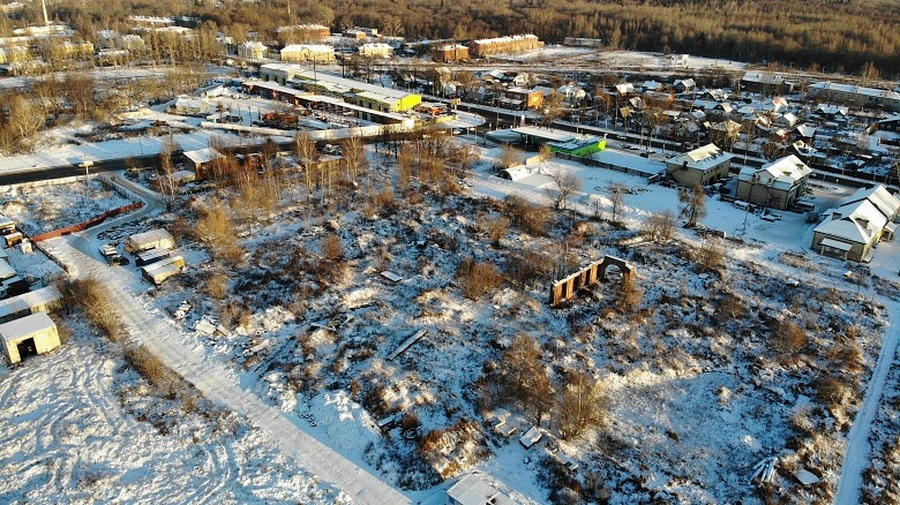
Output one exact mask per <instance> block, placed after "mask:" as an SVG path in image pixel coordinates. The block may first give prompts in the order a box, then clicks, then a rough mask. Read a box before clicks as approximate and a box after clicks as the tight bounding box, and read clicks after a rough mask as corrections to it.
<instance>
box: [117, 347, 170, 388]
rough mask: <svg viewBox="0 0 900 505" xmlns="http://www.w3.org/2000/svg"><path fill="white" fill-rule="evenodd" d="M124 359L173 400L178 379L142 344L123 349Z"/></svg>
mask: <svg viewBox="0 0 900 505" xmlns="http://www.w3.org/2000/svg"><path fill="white" fill-rule="evenodd" d="M125 359H126V360H128V362H129V363H131V366H133V367H134V369H135V370H137V371H138V373H140V374H141V375H142V376H144V378H145V379H147V380H148V381H149V382H150V384H153V385H154V386H156V387H157V388H158V389H159V390H160V391H161V392H162V393H163V394H164V395H165V396H168V397H170V398H174V397H175V394H176V392H177V390H178V388H179V385H180V383H181V379H180V377H179V376H178V375H177V374H176V373H175V372H174V371H172V369H170V368H169V367H167V366H166V365H165V363H163V362H162V360H161V359H159V358H158V357H156V355H155V354H153V353H152V352H151V351H150V350H149V349H147V347H146V346H144V345H143V344H141V345H139V346H136V347H129V348H127V349H125Z"/></svg>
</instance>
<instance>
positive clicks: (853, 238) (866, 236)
mask: <svg viewBox="0 0 900 505" xmlns="http://www.w3.org/2000/svg"><path fill="white" fill-rule="evenodd" d="M886 222H887V220H886V219H885V217H884V215H882V214H881V212H879V211H878V209H877V208H875V206H874V205H872V203H871V202H869V201H868V200H864V201H862V202H858V203H855V204H851V205H845V206H841V207H840V208H838V209H834V210H833V211H831V215H830V216H829V219H828V220H827V221H825V222H823V223H822V224H820V225H819V226H816V229H815V232H816V233H821V234H823V235H828V236H831V237H836V238H838V239H841V240H847V241H849V242H853V243H858V244H868V243H869V242H871V241H872V238H873V237H874V236H875V234H876V233H878V231H879V230H881V228H882V227H883V226H884V225H885V223H886Z"/></svg>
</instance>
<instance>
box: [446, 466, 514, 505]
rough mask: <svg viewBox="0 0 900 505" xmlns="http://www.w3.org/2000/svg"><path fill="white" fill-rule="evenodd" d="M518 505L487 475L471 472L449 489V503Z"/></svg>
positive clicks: (452, 504) (450, 504)
mask: <svg viewBox="0 0 900 505" xmlns="http://www.w3.org/2000/svg"><path fill="white" fill-rule="evenodd" d="M486 504H490V505H516V502H515V501H514V500H513V499H512V498H510V496H509V495H508V494H506V493H504V492H503V491H500V490H499V489H497V488H495V487H494V486H493V485H492V484H491V483H490V482H488V481H487V479H486V477H485V476H484V475H482V474H479V473H470V474H468V475H466V476H465V477H463V478H462V479H460V480H459V482H457V483H456V484H454V485H453V487H451V488H450V489H448V490H447V505H486Z"/></svg>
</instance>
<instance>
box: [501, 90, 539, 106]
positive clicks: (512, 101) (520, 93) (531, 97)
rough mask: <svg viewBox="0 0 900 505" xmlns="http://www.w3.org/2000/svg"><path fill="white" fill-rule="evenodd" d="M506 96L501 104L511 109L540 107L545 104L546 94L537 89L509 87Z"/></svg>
mask: <svg viewBox="0 0 900 505" xmlns="http://www.w3.org/2000/svg"><path fill="white" fill-rule="evenodd" d="M505 98H506V100H501V105H502V106H504V107H506V108H510V109H515V110H521V109H540V108H541V107H543V106H544V94H543V93H542V92H541V91H540V90H536V89H525V88H509V89H508V90H506V93H505Z"/></svg>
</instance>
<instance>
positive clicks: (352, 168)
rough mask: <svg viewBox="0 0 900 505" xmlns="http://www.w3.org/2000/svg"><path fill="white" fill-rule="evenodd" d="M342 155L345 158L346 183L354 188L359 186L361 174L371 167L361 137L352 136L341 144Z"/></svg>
mask: <svg viewBox="0 0 900 505" xmlns="http://www.w3.org/2000/svg"><path fill="white" fill-rule="evenodd" d="M341 154H342V155H343V157H344V160H343V164H344V178H345V182H347V183H348V184H350V185H352V186H354V187H355V186H356V185H357V184H358V182H357V181H358V178H359V174H360V172H362V171H363V170H365V169H366V168H368V167H369V158H367V157H366V149H365V144H364V143H363V141H362V138H360V137H359V136H351V137H348V138H346V139H344V141H343V142H341Z"/></svg>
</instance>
